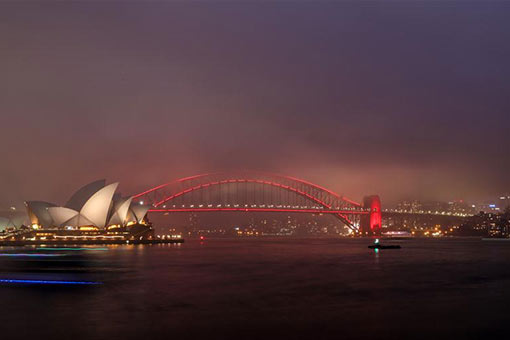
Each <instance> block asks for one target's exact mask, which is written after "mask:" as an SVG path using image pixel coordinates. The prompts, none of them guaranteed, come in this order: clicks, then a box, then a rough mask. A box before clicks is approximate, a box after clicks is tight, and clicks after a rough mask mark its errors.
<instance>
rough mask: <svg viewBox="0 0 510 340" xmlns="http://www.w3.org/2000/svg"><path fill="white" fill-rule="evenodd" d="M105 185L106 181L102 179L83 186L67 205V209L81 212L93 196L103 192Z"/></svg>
mask: <svg viewBox="0 0 510 340" xmlns="http://www.w3.org/2000/svg"><path fill="white" fill-rule="evenodd" d="M105 185H106V180H104V179H100V180H98V181H95V182H92V183H89V184H87V185H85V186H83V187H82V188H80V189H79V190H78V191H76V192H75V193H74V194H73V195H72V196H71V198H70V199H69V201H67V203H66V204H65V207H66V208H70V209H73V210H76V211H80V210H81V209H82V208H83V206H84V205H85V203H86V202H87V201H88V200H89V199H90V198H91V197H92V195H94V194H95V193H97V192H98V191H99V190H101V188H104V187H105Z"/></svg>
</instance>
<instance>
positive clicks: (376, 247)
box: [368, 238, 402, 249]
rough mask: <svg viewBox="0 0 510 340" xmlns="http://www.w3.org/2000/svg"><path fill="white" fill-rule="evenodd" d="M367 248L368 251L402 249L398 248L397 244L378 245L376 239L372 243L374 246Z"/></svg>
mask: <svg viewBox="0 0 510 340" xmlns="http://www.w3.org/2000/svg"><path fill="white" fill-rule="evenodd" d="M368 248H370V249H400V248H402V247H400V246H399V245H398V244H388V245H383V244H380V243H379V239H378V238H376V239H375V241H374V244H372V245H370V246H368Z"/></svg>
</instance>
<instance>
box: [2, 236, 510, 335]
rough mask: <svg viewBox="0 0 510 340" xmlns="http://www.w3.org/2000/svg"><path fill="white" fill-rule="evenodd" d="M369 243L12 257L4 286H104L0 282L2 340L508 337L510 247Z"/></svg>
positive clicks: (191, 244)
mask: <svg viewBox="0 0 510 340" xmlns="http://www.w3.org/2000/svg"><path fill="white" fill-rule="evenodd" d="M368 242H369V241H367V240H359V239H358V240H351V239H349V240H336V239H335V240H333V239H273V240H269V239H256V240H223V239H208V240H206V241H205V242H202V243H200V241H198V240H189V241H187V242H186V243H185V244H183V245H157V246H117V247H111V248H109V250H108V251H101V252H99V251H97V252H87V254H88V255H80V256H81V257H80V258H79V259H76V258H72V261H69V263H65V262H63V263H57V264H54V263H53V262H48V263H49V264H47V265H45V264H44V262H35V263H32V264H30V263H29V262H28V263H27V262H26V261H28V260H27V259H26V258H24V259H21V260H16V261H17V262H12V261H14V260H13V259H11V258H8V259H5V261H4V262H2V267H1V268H2V269H1V271H2V273H0V279H1V278H20V277H22V278H31V279H33V278H45V279H74V280H78V279H79V280H91V281H97V282H102V283H103V284H101V285H97V286H83V287H82V286H80V287H71V286H47V285H24V284H16V285H15V284H0V302H1V306H2V307H1V312H0V322H1V323H0V327H1V334H2V335H4V336H5V337H6V338H11V339H14V338H17V339H20V338H43V339H49V338H57V339H64V338H65V339H140V338H142V339H143V338H145V339H159V338H163V337H165V338H179V339H181V338H184V339H198V338H202V339H209V338H214V339H216V338H217V339H234V338H235V339H272V338H278V339H337V338H344V339H350V338H354V339H366V338H377V339H410V338H412V339H429V338H435V339H482V338H483V339H490V338H495V339H496V338H498V339H499V338H506V327H507V324H506V322H507V320H508V319H509V317H508V308H509V306H510V266H509V260H510V242H490V241H489V242H484V241H480V240H477V239H448V240H412V241H400V242H398V243H400V244H401V245H402V246H403V249H401V250H386V251H385V250H381V251H380V252H378V253H376V252H374V251H373V250H370V249H367V244H368ZM6 251H8V249H7V250H6V249H3V250H2V252H6ZM16 251H17V252H20V251H21V250H20V249H17V250H16ZM73 256H75V257H76V255H73ZM9 261H10V262H9ZM43 268H44V270H43Z"/></svg>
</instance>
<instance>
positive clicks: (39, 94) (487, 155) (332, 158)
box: [0, 0, 510, 208]
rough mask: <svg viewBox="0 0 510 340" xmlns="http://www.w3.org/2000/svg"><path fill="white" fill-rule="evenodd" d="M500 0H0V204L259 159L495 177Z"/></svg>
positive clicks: (139, 184)
mask: <svg viewBox="0 0 510 340" xmlns="http://www.w3.org/2000/svg"><path fill="white" fill-rule="evenodd" d="M509 18H510V2H506V1H501V2H496V1H487V0H482V1H459V2H456V1H422V2H418V1H401V2H398V1H387V2H383V1H380V2H369V1H355V2H332V3H318V2H308V3H307V2H280V3H269V2H265V3H263V4H256V3H248V2H222V3H218V2H212V1H209V2H206V3H197V2H193V3H190V2H187V3H177V2H166V3H165V2H150V1H140V2H130V3H129V4H126V3H120V2H119V3H116V2H101V1H85V2H80V3H68V2H55V3H51V2H48V1H35V2H25V1H14V2H6V1H2V2H1V3H0V129H1V133H0V153H1V156H2V162H1V164H2V165H1V167H0V206H1V207H2V208H4V207H8V206H10V205H18V206H19V205H20V203H21V202H23V201H24V200H34V199H39V200H48V201H55V202H56V203H60V204H63V203H65V201H66V200H67V199H68V197H69V196H70V195H71V193H72V192H73V191H74V190H75V189H77V188H78V187H80V186H81V185H83V184H85V183H87V182H90V181H92V180H95V179H98V178H106V179H107V180H108V181H109V182H113V181H120V182H121V186H120V190H121V191H122V192H123V193H126V194H127V193H133V194H134V193H137V192H140V191H142V190H144V189H147V188H149V187H151V186H154V185H157V184H161V183H163V182H168V181H169V180H172V179H175V178H179V177H183V176H188V175H193V174H197V173H202V172H210V171H223V170H232V169H258V170H265V171H272V172H277V173H283V174H289V175H293V176H297V177H301V178H305V179H308V180H310V181H313V182H316V183H318V184H321V185H324V186H326V187H328V188H331V189H333V190H335V191H337V192H339V193H343V194H345V195H347V196H349V197H352V198H353V199H356V200H361V197H362V196H363V195H365V194H372V193H378V194H380V195H381V196H382V199H383V203H384V202H386V203H388V204H390V203H392V202H395V201H397V200H399V199H403V198H418V199H439V200H453V199H466V200H479V199H485V198H487V197H491V196H492V195H498V194H500V193H503V192H508V191H509V190H510V179H509V176H508V171H509V168H510V157H509V151H508V149H509V147H510V137H509V133H510V91H509V90H510V20H509Z"/></svg>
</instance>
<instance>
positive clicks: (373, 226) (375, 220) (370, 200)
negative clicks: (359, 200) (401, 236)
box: [360, 195, 382, 235]
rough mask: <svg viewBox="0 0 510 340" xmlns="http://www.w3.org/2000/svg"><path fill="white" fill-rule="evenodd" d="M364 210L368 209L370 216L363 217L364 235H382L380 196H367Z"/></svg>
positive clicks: (362, 229)
mask: <svg viewBox="0 0 510 340" xmlns="http://www.w3.org/2000/svg"><path fill="white" fill-rule="evenodd" d="M363 208H365V209H368V210H369V211H370V213H369V214H368V215H363V216H361V224H360V229H361V230H360V231H361V234H362V235H380V234H381V224H382V212H381V198H380V197H379V196H378V195H370V196H365V197H364V198H363Z"/></svg>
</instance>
